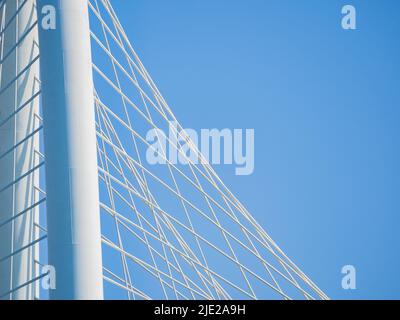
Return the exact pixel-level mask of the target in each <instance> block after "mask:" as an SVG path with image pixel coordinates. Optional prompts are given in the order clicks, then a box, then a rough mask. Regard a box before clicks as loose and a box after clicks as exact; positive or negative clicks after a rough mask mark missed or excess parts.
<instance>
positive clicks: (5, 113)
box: [0, 0, 328, 300]
mask: <svg viewBox="0 0 400 320" xmlns="http://www.w3.org/2000/svg"><path fill="white" fill-rule="evenodd" d="M43 19H44V20H43ZM49 19H55V20H54V21H50V20H49ZM43 21H46V23H43ZM49 21H50V22H51V23H49ZM0 50H1V51H0V299H47V298H50V299H95V300H97V299H104V298H105V299H132V300H133V299H287V300H289V299H309V300H313V299H328V297H327V296H326V295H325V294H324V293H323V292H322V291H321V290H320V289H319V288H318V287H317V286H316V285H315V284H314V283H313V282H312V281H311V280H310V279H309V278H308V277H307V276H306V275H305V274H304V273H303V272H302V271H301V270H300V269H299V268H298V267H297V266H296V265H295V264H294V263H293V262H292V261H291V260H290V259H289V258H288V257H287V255H286V254H285V253H284V252H283V251H282V250H281V249H280V248H279V247H278V245H277V244H276V243H275V242H274V241H273V240H272V239H271V237H270V236H269V235H268V233H267V232H266V231H265V229H264V228H263V227H261V226H260V224H258V223H257V221H256V220H255V219H254V218H253V217H252V215H251V214H250V213H249V212H248V211H247V210H246V208H245V207H244V206H243V205H242V204H241V203H240V202H239V200H238V199H237V198H236V197H235V196H234V195H233V193H232V192H231V191H230V190H229V189H228V187H227V186H226V185H225V184H224V183H223V181H222V180H221V179H220V178H219V176H218V175H217V173H216V172H215V170H214V169H213V168H212V167H211V166H210V164H209V163H208V162H207V161H205V159H204V157H203V155H202V154H201V153H200V151H199V150H198V149H197V147H196V144H195V143H194V141H192V140H191V139H190V138H188V135H187V134H185V130H183V127H182V125H181V124H180V123H179V121H178V120H177V118H176V116H175V115H174V113H173V111H172V110H171V108H170V107H169V106H168V104H167V102H166V101H165V99H164V98H163V96H162V95H161V93H160V91H159V90H158V88H157V87H156V85H155V83H154V81H153V80H152V78H151V77H150V75H149V73H148V72H147V70H146V69H145V67H144V65H143V63H142V61H141V60H140V59H139V57H138V55H137V53H136V52H135V50H134V49H133V46H132V44H131V42H130V40H129V37H128V36H127V34H126V32H125V31H124V28H123V27H122V24H121V22H120V21H119V19H118V17H117V14H116V12H115V11H114V8H113V6H112V1H111V0H90V1H86V0H37V1H36V0H2V1H1V0H0ZM39 71H40V72H39ZM39 73H40V75H39ZM170 123H175V124H176V127H175V129H174V130H175V131H176V132H174V135H175V138H176V139H177V141H178V146H177V150H176V152H177V153H178V154H179V156H180V157H183V158H185V159H186V160H187V165H182V164H176V163H174V162H171V161H170V159H169V158H168V157H167V154H166V150H161V155H160V156H161V157H163V159H164V160H165V161H164V164H158V165H154V164H151V163H149V162H148V161H146V154H147V152H148V151H149V150H152V148H153V149H154V146H153V145H152V144H151V143H149V142H148V140H147V137H146V134H147V133H148V132H149V130H154V129H157V131H156V132H157V135H158V136H157V138H158V139H160V138H163V139H167V140H169V139H170V137H168V136H161V135H163V132H168V130H170V129H171V128H170V126H169V125H170ZM168 142H170V143H171V145H176V144H173V143H172V141H168ZM182 145H185V147H186V150H187V151H188V153H191V154H192V155H193V154H195V155H196V156H197V157H198V158H199V159H200V160H201V161H198V162H194V161H193V159H192V158H191V157H189V156H188V153H185V152H184V151H183V150H182V148H179V146H182ZM265 214H267V213H265ZM47 266H51V268H48V267H47ZM52 271H54V272H55V274H50V273H51V272H52ZM50 276H52V277H54V283H53V284H50V285H49V281H50V280H52V279H53V278H52V277H50ZM44 280H45V281H44ZM50 282H51V281H50ZM45 284H47V286H46V285H45Z"/></svg>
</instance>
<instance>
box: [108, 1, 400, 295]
mask: <svg viewBox="0 0 400 320" xmlns="http://www.w3.org/2000/svg"><path fill="white" fill-rule="evenodd" d="M113 3H114V6H115V9H116V12H117V13H118V15H119V17H120V20H121V22H122V24H123V25H124V26H125V29H126V31H127V33H128V35H129V37H130V38H131V40H132V43H133V44H134V47H135V49H136V51H137V52H138V54H139V55H140V56H141V59H142V61H143V63H144V64H145V65H146V67H147V69H148V71H149V72H150V74H151V75H152V77H153V79H154V80H155V81H156V83H157V84H158V87H159V88H160V90H161V92H162V93H163V94H164V96H165V98H166V100H167V101H168V102H169V105H170V106H171V108H172V109H173V110H174V112H175V114H176V116H177V118H178V119H179V120H180V121H181V123H182V124H183V125H184V126H186V127H190V128H195V129H201V128H254V129H255V132H256V134H255V138H256V158H255V172H254V174H253V175H251V176H245V177H238V176H235V175H234V170H233V169H232V168H231V167H217V172H219V173H220V175H221V177H222V178H223V180H224V181H226V182H227V185H228V186H230V187H231V189H232V191H233V192H234V193H235V194H236V195H237V196H238V198H239V199H240V200H241V201H242V202H243V203H244V204H245V205H246V206H247V208H248V209H249V210H250V212H252V214H253V215H254V217H255V218H256V219H257V220H258V221H259V222H260V223H261V224H262V225H263V226H264V227H265V228H266V229H267V230H268V231H269V233H270V234H271V236H272V237H273V238H274V239H275V241H276V242H277V243H278V244H279V245H280V246H281V247H282V249H283V250H284V251H285V252H286V253H287V254H288V255H289V256H290V257H291V258H293V260H294V261H295V262H296V263H297V264H298V265H299V266H300V267H301V268H302V270H303V271H304V272H305V273H306V274H308V275H309V276H310V277H311V278H312V279H313V280H314V281H315V282H316V283H317V284H318V285H319V286H320V287H321V288H322V289H323V290H324V291H325V292H326V293H327V294H328V295H329V296H330V297H332V298H343V299H362V298H367V299H370V298H376V299H383V298H387V299H394V298H397V299H399V298H400V290H399V289H400V276H399V275H398V270H399V267H400V258H399V251H400V250H399V249H400V234H399V232H398V226H399V223H400V217H399V213H400V197H399V190H400V166H399V163H400V161H399V160H400V159H399V158H400V153H399V150H400V141H399V136H400V126H399V124H398V123H399V118H400V92H399V90H398V86H399V83H400V63H399V61H398V59H399V57H400V43H399V42H400V39H399V36H398V35H399V31H400V10H399V9H400V3H399V2H398V1H393V0H368V1H357V0H347V1H341V0H326V1H320V0H301V1H300V0H246V1H243V0H241V1H239V0H218V1H216V0H201V1H199V0H196V1H195V0H191V1H187V0H170V1H164V0H134V1H132V0H130V1H127V0H114V1H113ZM345 4H352V5H354V6H355V8H356V9H357V30H354V31H349V30H348V31H345V30H343V29H342V28H341V18H342V15H341V8H342V6H343V5H345ZM348 264H351V265H354V266H355V267H356V269H357V290H354V291H345V290H343V289H342V288H341V277H342V275H341V272H340V271H341V268H342V266H344V265H348Z"/></svg>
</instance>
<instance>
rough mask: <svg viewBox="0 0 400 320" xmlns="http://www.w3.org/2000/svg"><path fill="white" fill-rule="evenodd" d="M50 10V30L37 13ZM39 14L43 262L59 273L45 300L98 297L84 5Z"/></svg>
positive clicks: (69, 3) (53, 4)
mask: <svg viewBox="0 0 400 320" xmlns="http://www.w3.org/2000/svg"><path fill="white" fill-rule="evenodd" d="M49 6H50V7H49ZM49 8H50V11H48V10H49ZM53 9H55V13H56V28H55V29H51V28H50V29H48V28H43V25H42V21H41V20H42V19H43V18H44V17H45V16H43V15H42V16H41V14H43V12H44V13H45V14H46V13H50V14H51V12H52V10H53ZM38 12H39V37H40V54H41V63H40V65H41V67H40V68H41V82H42V99H43V100H42V102H43V104H42V106H43V121H44V141H45V158H46V189H47V217H48V218H47V220H48V221H47V227H48V248H49V264H50V265H53V266H54V267H55V270H56V274H57V277H56V289H55V290H51V291H50V298H52V299H102V298H103V283H102V256H101V233H100V213H99V210H100V209H99V187H98V170H97V152H96V127H95V116H94V96H93V79H92V59H91V48H90V32H89V15H88V3H87V1H86V0H38Z"/></svg>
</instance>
